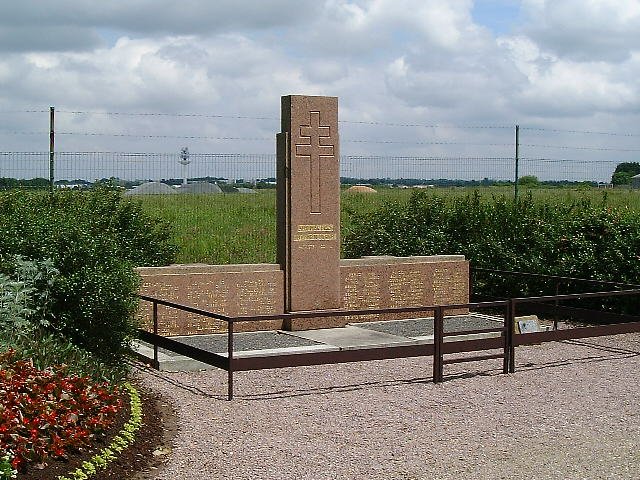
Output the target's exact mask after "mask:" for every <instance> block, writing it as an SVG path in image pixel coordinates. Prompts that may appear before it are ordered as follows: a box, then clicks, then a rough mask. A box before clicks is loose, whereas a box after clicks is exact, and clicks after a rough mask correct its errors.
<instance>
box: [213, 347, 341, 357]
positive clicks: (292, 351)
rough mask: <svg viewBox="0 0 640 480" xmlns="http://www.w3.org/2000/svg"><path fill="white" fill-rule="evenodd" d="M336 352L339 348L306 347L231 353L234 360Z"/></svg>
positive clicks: (224, 354) (223, 355) (225, 354)
mask: <svg viewBox="0 0 640 480" xmlns="http://www.w3.org/2000/svg"><path fill="white" fill-rule="evenodd" d="M338 350H340V348H338V347H336V346H333V345H307V346H304V347H288V348H266V349H263V350H244V351H241V352H233V356H234V357H235V358H251V357H277V356H278V355H300V354H302V353H317V352H336V351H338ZM220 356H222V357H226V356H227V352H224V353H220Z"/></svg>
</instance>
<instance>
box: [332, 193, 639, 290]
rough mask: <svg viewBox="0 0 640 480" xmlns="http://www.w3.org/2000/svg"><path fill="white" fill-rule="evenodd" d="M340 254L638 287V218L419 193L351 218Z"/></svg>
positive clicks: (575, 207) (508, 284)
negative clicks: (454, 257)
mask: <svg viewBox="0 0 640 480" xmlns="http://www.w3.org/2000/svg"><path fill="white" fill-rule="evenodd" d="M344 249H345V253H346V255H347V256H349V257H359V256H364V255H396V256H407V255H436V254H462V255H465V256H466V257H467V259H469V260H470V261H471V264H472V265H473V266H475V267H485V268H493V269H501V270H514V271H524V272H535V273H543V274H551V275H561V276H570V277H577V278H588V279H598V280H609V281H619V282H626V283H634V284H638V283H640V261H639V260H640V214H639V213H638V212H635V211H631V210H629V209H626V208H620V209H614V208H610V207H607V206H606V202H605V201H603V202H602V204H594V203H592V202H590V201H588V200H579V201H573V202H568V203H565V204H555V203H553V204H552V203H548V202H535V201H533V199H532V198H531V196H528V197H526V198H524V199H522V200H520V201H518V202H513V201H512V200H510V199H506V198H504V197H493V198H491V199H488V200H483V199H481V198H480V196H479V195H478V194H477V193H476V194H474V195H467V196H465V197H460V198H456V199H452V200H445V199H443V198H439V197H432V196H428V195H427V194H425V193H424V192H417V193H415V194H414V195H412V197H411V198H410V199H409V201H408V202H406V203H394V204H390V205H387V206H385V207H383V208H381V209H379V210H378V211H376V212H373V213H371V212H369V213H368V214H367V215H366V216H360V217H356V218H354V219H353V224H352V227H351V230H350V231H349V233H348V234H347V236H346V238H345V239H344ZM496 281H498V280H496ZM477 286H478V285H474V289H476V287H477ZM482 286H483V285H480V287H482ZM489 287H491V289H492V291H491V292H489V291H486V292H483V293H487V294H489V293H490V294H501V295H500V296H506V295H507V294H510V293H513V294H534V293H539V289H538V288H537V286H536V285H534V284H532V283H531V282H528V286H527V285H523V284H517V283H515V282H513V281H512V279H511V278H509V279H503V280H501V283H495V282H493V283H492V284H491V285H487V288H489ZM476 291H477V289H476Z"/></svg>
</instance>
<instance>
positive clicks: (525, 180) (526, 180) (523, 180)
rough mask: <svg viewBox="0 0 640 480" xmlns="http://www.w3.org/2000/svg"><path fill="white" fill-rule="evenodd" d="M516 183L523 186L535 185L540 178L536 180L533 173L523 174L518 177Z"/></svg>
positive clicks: (538, 182)
mask: <svg viewBox="0 0 640 480" xmlns="http://www.w3.org/2000/svg"><path fill="white" fill-rule="evenodd" d="M518 185H522V186H524V187H537V186H539V185H540V180H538V177H536V176H535V175H525V176H524V177H520V178H519V179H518Z"/></svg>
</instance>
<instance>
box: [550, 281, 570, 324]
mask: <svg viewBox="0 0 640 480" xmlns="http://www.w3.org/2000/svg"><path fill="white" fill-rule="evenodd" d="M569 291H571V290H569ZM558 295H560V280H558V281H556V296H558ZM555 305H556V309H555V311H554V312H553V330H554V331H555V330H558V305H560V301H558V299H556V301H555Z"/></svg>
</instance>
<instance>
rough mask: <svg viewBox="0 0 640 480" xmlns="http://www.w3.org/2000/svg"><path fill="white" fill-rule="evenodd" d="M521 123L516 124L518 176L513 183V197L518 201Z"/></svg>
mask: <svg viewBox="0 0 640 480" xmlns="http://www.w3.org/2000/svg"><path fill="white" fill-rule="evenodd" d="M519 150H520V125H516V158H515V160H516V178H515V183H514V184H513V198H514V200H515V201H516V202H517V201H518V163H519V162H520V155H519Z"/></svg>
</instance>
